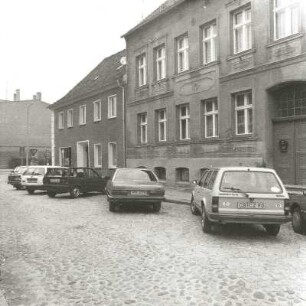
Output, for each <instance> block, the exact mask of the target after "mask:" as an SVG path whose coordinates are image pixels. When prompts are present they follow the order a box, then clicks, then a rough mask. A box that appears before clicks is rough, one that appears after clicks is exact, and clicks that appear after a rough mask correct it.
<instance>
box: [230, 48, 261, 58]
mask: <svg viewBox="0 0 306 306" xmlns="http://www.w3.org/2000/svg"><path fill="white" fill-rule="evenodd" d="M255 52H256V49H255V48H252V49H249V50H246V51H241V52H239V53H236V54H232V55H230V56H228V57H227V60H228V61H231V60H233V59H236V58H239V57H243V56H245V55H249V54H253V53H255Z"/></svg>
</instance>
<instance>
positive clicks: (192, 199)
mask: <svg viewBox="0 0 306 306" xmlns="http://www.w3.org/2000/svg"><path fill="white" fill-rule="evenodd" d="M190 210H191V213H192V214H193V215H195V216H197V215H199V211H198V209H197V208H196V206H195V204H194V198H193V197H192V198H191V201H190Z"/></svg>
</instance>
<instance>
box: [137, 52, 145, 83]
mask: <svg viewBox="0 0 306 306" xmlns="http://www.w3.org/2000/svg"><path fill="white" fill-rule="evenodd" d="M137 80H138V82H137V83H138V87H142V86H145V85H147V56H146V53H142V54H140V55H138V56H137Z"/></svg>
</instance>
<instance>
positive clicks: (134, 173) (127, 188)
mask: <svg viewBox="0 0 306 306" xmlns="http://www.w3.org/2000/svg"><path fill="white" fill-rule="evenodd" d="M106 194H107V200H108V202H109V210H110V211H112V212H114V211H115V210H116V206H118V205H120V204H124V203H142V204H144V205H152V206H153V210H154V211H155V212H158V211H160V209H161V202H162V201H163V200H164V194H165V188H164V186H163V185H162V184H161V183H160V182H159V181H158V178H157V176H156V175H155V174H154V172H153V171H151V170H149V169H146V168H118V169H116V171H115V172H114V174H113V177H112V179H111V180H109V181H108V183H107V185H106Z"/></svg>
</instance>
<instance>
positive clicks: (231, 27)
mask: <svg viewBox="0 0 306 306" xmlns="http://www.w3.org/2000/svg"><path fill="white" fill-rule="evenodd" d="M303 3H304V0H290V1H289V0H284V1H272V0H240V1H234V0H233V1H230V0H194V1H188V0H185V1H184V0H168V1H165V3H164V4H163V5H161V6H160V7H159V8H158V9H157V10H156V11H154V12H153V13H152V14H151V15H149V16H148V17H147V18H145V19H144V20H143V21H142V22H141V23H139V24H138V25H137V26H135V27H134V28H133V29H131V30H130V31H128V32H127V33H126V34H125V35H124V38H125V40H126V48H127V61H128V63H129V64H128V70H127V75H128V87H127V112H126V120H127V128H128V131H127V164H128V166H146V167H150V168H152V169H155V171H156V173H157V174H158V175H159V177H160V178H161V179H162V180H165V182H166V183H168V184H170V185H174V184H177V185H182V186H183V185H185V184H189V182H190V181H191V180H193V179H195V178H198V177H199V176H200V175H201V171H202V170H203V169H205V168H207V167H210V166H230V165H244V166H268V167H273V168H275V169H276V170H277V172H278V173H279V175H280V176H281V178H282V179H283V180H284V182H285V183H291V184H306V35H305V31H306V30H305V29H306V24H305V23H306V18H303V17H305V16H306V12H305V9H306V7H305V5H303Z"/></svg>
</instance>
